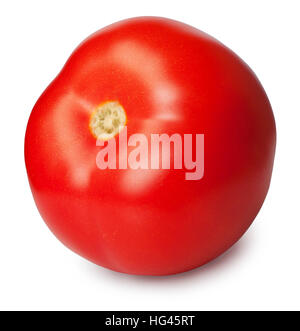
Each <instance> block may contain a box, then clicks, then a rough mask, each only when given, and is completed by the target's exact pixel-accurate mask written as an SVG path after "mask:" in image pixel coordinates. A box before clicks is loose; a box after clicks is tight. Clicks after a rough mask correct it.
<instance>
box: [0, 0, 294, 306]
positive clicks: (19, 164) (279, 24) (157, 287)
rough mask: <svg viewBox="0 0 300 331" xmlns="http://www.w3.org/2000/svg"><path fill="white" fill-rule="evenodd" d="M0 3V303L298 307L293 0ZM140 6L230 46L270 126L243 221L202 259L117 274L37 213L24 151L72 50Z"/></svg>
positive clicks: (145, 11)
mask: <svg viewBox="0 0 300 331" xmlns="http://www.w3.org/2000/svg"><path fill="white" fill-rule="evenodd" d="M0 3H1V4H0V34H1V39H0V96H1V97H0V104H1V116H0V135H1V140H0V143H1V156H0V158H1V162H0V169H1V171H0V194H1V207H0V309H2V310H16V309H18V310H20V309H22V310H23V309H25V310H45V309H47V310H48V309H50V310H71V309H76V310H79V309H80V310H281V309H284V310H299V309H300V299H299V298H300V258H299V255H300V213H299V204H300V201H299V184H300V181H299V180H300V176H299V173H300V157H299V152H300V148H299V143H300V130H299V125H300V124H299V123H300V101H299V100H300V98H299V95H300V78H299V77H300V48H299V33H300V23H299V22H300V20H299V15H300V5H299V1H273V0H272V1H262V0H260V1H254V0H251V1H239V0H236V1H228V0H226V1H222V0H221V1H211V0H210V1H199V0H197V1H193V0H188V1H175V0H163V1H154V0H153V1H141V0H139V1H138V0H136V1H133V0H126V1H123V0H119V1H116V0H109V1H88V0H84V1H83V0H82V1H75V0H72V1H71V0H70V1H66V0H59V1H54V0H52V1H38V0H37V1H30V0H26V1H12V0H10V1H1V2H0ZM143 15H154V16H165V17H169V18H173V19H177V20H180V21H183V22H185V23H188V24H190V25H193V26H195V27H197V28H199V29H201V30H203V31H205V32H207V33H209V34H211V35H213V36H214V37H216V38H217V39H219V40H220V41H222V42H223V43H224V44H225V45H227V46H229V47H230V48H231V49H233V50H234V51H235V52H236V53H237V54H239V55H240V56H241V57H242V58H243V59H244V60H245V61H246V62H247V63H248V64H249V65H250V66H251V67H252V69H253V70H254V71H255V72H256V74H257V75H258V77H259V79H260V80H261V82H262V84H263V86H264V88H265V90H266V92H267V94H268V96H269V98H270V101H271V104H272V106H273V110H274V114H275V118H276V122H277V130H278V144H277V153H276V159H275V168H274V173H273V179H272V183H271V188H270V191H269V194H268V197H267V199H266V201H265V204H264V206H263V208H262V210H261V212H260V213H259V215H258V217H257V218H256V220H255V222H254V224H253V225H252V227H251V228H250V230H249V231H248V232H247V233H246V235H245V236H244V237H243V238H242V239H241V240H240V242H239V243H237V244H236V245H235V246H234V247H233V248H232V249H231V250H230V251H228V252H227V253H225V254H224V255H223V256H221V257H220V258H218V259H217V260H215V261H213V262H212V263H210V264H208V265H206V266H204V267H202V268H200V269H197V270H194V271H191V272H188V273H185V274H180V275H177V276H170V277H137V276H129V275H124V274H119V273H115V272H112V271H108V270H105V269H103V268H101V267H98V266H96V265H93V264H91V263H89V262H87V261H85V260H83V259H82V258H80V257H78V256H77V255H75V254H74V253H72V252H71V251H69V250H68V249H66V248H65V247H64V246H63V245H62V244H61V243H59V242H58V241H57V240H56V239H55V238H54V236H53V235H52V234H51V233H50V231H49V230H48V228H47V227H46V225H45V224H44V222H43V221H42V219H41V217H40V216H39V214H38V211H37V209H36V207H35V205H34V202H33V199H32V196H31V192H30V189H29V186H28V182H27V178H26V172H25V167H24V160H23V139H24V133H25V127H26V122H27V120H28V117H29V114H30V111H31V109H32V107H33V105H34V103H35V101H36V100H37V98H38V97H39V95H40V94H41V93H42V92H43V90H44V89H45V88H46V86H47V85H48V84H49V83H50V81H51V80H52V79H53V78H54V76H55V75H56V74H57V73H58V71H59V70H60V69H61V67H62V66H63V64H64V62H65V61H66V59H67V57H68V56H69V55H70V53H71V52H72V51H73V49H74V48H75V47H76V46H77V45H78V44H79V43H80V42H81V41H82V40H83V39H84V38H86V37H87V36H88V35H90V34H91V33H93V32H94V31H96V30H98V29H99V28H102V27H104V26H106V25H108V24H110V23H112V22H114V21H118V20H120V19H123V18H128V17H133V16H143Z"/></svg>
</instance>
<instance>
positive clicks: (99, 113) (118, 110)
mask: <svg viewBox="0 0 300 331" xmlns="http://www.w3.org/2000/svg"><path fill="white" fill-rule="evenodd" d="M125 124H126V114H125V110H124V108H123V107H122V105H121V104H120V103H119V102H118V101H106V102H104V103H102V104H100V105H99V106H98V107H97V108H96V109H95V110H94V111H93V113H92V115H91V117H90V122H89V128H90V131H91V133H92V135H93V136H94V137H95V138H97V139H101V140H108V139H111V138H113V137H114V136H116V135H117V134H118V133H119V132H120V130H121V129H122V128H123V127H124V126H125Z"/></svg>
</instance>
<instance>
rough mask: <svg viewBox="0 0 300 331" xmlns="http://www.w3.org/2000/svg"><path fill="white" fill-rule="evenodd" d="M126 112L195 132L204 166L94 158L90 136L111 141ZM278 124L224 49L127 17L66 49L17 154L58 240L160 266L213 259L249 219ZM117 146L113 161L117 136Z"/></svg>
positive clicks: (131, 123) (152, 128)
mask: <svg viewBox="0 0 300 331" xmlns="http://www.w3.org/2000/svg"><path fill="white" fill-rule="evenodd" d="M113 123H114V124H113ZM116 123H117V124H116ZM125 124H126V125H127V130H128V136H129V135H132V134H135V133H142V134H144V135H145V137H147V138H149V137H150V135H151V134H163V133H165V134H168V135H169V136H170V135H172V134H179V135H180V137H183V136H184V134H193V135H196V134H201V135H204V175H203V177H202V176H200V177H201V179H198V180H186V178H185V173H186V172H187V169H174V168H172V167H171V169H161V168H160V169H148V170H147V169H131V168H129V169H120V168H121V167H117V169H102V170H100V169H99V167H97V164H96V158H97V155H98V153H99V151H101V147H99V146H96V137H98V138H101V137H102V138H103V139H105V140H108V141H112V139H115V138H114V136H117V134H118V132H119V130H118V128H119V126H118V125H125ZM121 132H122V131H121ZM275 135H276V130H275V122H274V118H273V114H272V110H271V106H270V103H269V101H268V98H267V96H266V94H265V92H264V90H263V88H262V86H261V84H260V83H259V81H258V80H257V78H256V76H255V75H254V73H253V72H252V71H251V70H250V69H249V67H248V66H247V65H246V64H245V63H244V62H243V61H242V60H241V59H240V58H239V57H238V56H237V55H235V54H234V53H233V52H232V51H231V50H229V49H228V48H226V47H225V46H224V45H222V44H221V43H219V42H218V41H217V40H215V39H213V38H212V37H210V36H208V35H207V34H205V33H203V32H201V31H199V30H197V29H195V28H193V27H190V26H188V25H185V24H183V23H179V22H176V21H172V20H169V19H163V18H152V17H150V18H149V17H146V18H134V19H129V20H125V21H122V22H119V23H116V24H113V25H110V26H108V27H106V28H104V29H102V30H100V31H98V32H97V33H95V34H93V35H92V36H91V37H89V38H88V39H87V40H85V41H84V42H83V43H82V44H81V45H80V46H79V47H78V48H77V49H76V50H75V51H74V53H73V54H72V55H71V57H70V58H69V60H68V61H67V63H66V65H65V66H64V68H63V69H62V71H61V72H60V74H59V75H58V76H57V77H56V78H55V80H54V81H53V82H52V83H51V84H50V85H49V87H48V88H47V89H46V91H45V92H44V93H43V94H42V96H41V97H40V98H39V100H38V101H37V103H36V105H35V106H34V109H33V111H32V113H31V116H30V119H29V122H28V127H27V131H26V138H25V161H26V167H27V172H28V177H29V182H30V186H31V189H32V192H33V196H34V199H35V202H36V204H37V206H38V209H39V211H40V213H41V215H42V217H43V219H44V220H45V222H46V223H47V225H48V226H49V228H50V229H51V230H52V231H53V233H54V234H55V235H56V236H57V237H58V238H59V239H60V240H61V241H62V242H63V243H64V244H65V245H66V246H68V247H69V248H71V249H72V250H73V251H75V252H77V253H78V254H80V255H82V256H84V257H85V258H87V259H89V260H91V261H93V262H94V263H97V264H99V265H101V266H104V267H107V268H110V269H113V270H117V271H120V272H125V273H132V274H144V275H165V274H173V273H178V272H182V271H186V270H189V269H192V268H195V267H198V266H200V265H202V264H204V263H206V262H208V261H210V260H212V259H213V258H215V257H217V256H218V255H220V254H221V253H223V252H224V251H225V250H226V249H228V248H229V247H230V246H231V245H233V244H234V243H235V242H236V241H237V240H238V239H239V238H240V237H241V236H242V235H243V233H244V232H245V231H246V230H247V228H248V227H249V226H250V224H251V223H252V221H253V220H254V218H255V216H256V215H257V213H258V211H259V209H260V207H261V205H262V203H263V201H264V199H265V196H266V194H267V191H268V187H269V183H270V178H271V173H272V166H273V159H274V151H275ZM105 144H107V143H105ZM126 147H127V146H126ZM104 148H105V147H104ZM116 148H117V154H116V158H117V159H116V160H112V163H114V161H116V164H117V165H118V164H121V163H122V162H124V160H123V161H122V160H119V159H118V157H119V155H120V154H119V153H118V152H120V150H121V152H123V149H124V148H125V147H124V146H123V145H122V146H119V144H118V142H117V143H116ZM130 148H131V150H133V146H131V147H129V150H128V152H130ZM196 148H197V149H198V147H197V146H196V145H195V143H194V145H193V148H192V150H193V153H194V157H195V155H196ZM148 152H149V155H150V151H148ZM141 155H142V154H141ZM141 155H140V156H141ZM149 155H148V154H146V155H145V154H143V156H142V158H144V157H146V156H149ZM154 156H155V155H154ZM158 156H159V155H157V157H158ZM182 158H183V156H182ZM149 160H150V159H149ZM149 160H148V161H149ZM136 161H139V162H141V161H145V160H137V159H136ZM148 161H147V162H148ZM171 161H172V162H173V161H174V153H171ZM202 161H203V160H202ZM149 162H150V161H149ZM172 162H171V164H172ZM125 163H126V162H125ZM145 164H146V163H145ZM188 171H191V170H188Z"/></svg>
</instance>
